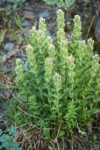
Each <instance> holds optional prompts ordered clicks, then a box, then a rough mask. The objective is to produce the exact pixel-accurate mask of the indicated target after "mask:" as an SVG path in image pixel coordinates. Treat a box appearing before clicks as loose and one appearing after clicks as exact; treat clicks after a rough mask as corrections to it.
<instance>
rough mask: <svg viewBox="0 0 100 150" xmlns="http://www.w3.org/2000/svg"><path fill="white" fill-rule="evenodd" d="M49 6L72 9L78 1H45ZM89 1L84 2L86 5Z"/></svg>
mask: <svg viewBox="0 0 100 150" xmlns="http://www.w3.org/2000/svg"><path fill="white" fill-rule="evenodd" d="M44 2H46V3H47V4H48V5H57V6H58V7H63V8H66V9H68V8H70V7H72V6H73V5H74V4H75V2H76V0H44ZM88 2H89V0H84V3H85V4H87V3H88Z"/></svg>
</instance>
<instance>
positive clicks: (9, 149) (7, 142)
mask: <svg viewBox="0 0 100 150" xmlns="http://www.w3.org/2000/svg"><path fill="white" fill-rule="evenodd" d="M7 132H8V133H7V134H5V133H3V131H2V130H1V129H0V149H5V150H22V149H21V148H20V147H19V145H18V144H17V143H16V141H15V137H16V134H17V133H16V131H15V129H14V127H13V126H12V127H11V128H9V129H8V130H7Z"/></svg>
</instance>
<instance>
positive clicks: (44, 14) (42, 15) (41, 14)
mask: <svg viewBox="0 0 100 150" xmlns="http://www.w3.org/2000/svg"><path fill="white" fill-rule="evenodd" d="M38 17H39V18H41V17H42V18H48V17H49V12H48V11H43V12H41V13H39V15H38Z"/></svg>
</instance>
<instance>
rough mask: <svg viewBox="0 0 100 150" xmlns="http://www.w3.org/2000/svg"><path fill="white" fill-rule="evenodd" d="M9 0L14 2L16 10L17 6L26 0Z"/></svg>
mask: <svg viewBox="0 0 100 150" xmlns="http://www.w3.org/2000/svg"><path fill="white" fill-rule="evenodd" d="M7 2H10V3H12V9H13V10H16V8H17V7H18V6H19V5H20V4H22V3H23V2H25V0H7Z"/></svg>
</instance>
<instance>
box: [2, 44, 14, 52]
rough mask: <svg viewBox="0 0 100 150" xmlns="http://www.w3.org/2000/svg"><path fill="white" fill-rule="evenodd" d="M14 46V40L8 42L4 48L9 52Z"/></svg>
mask: <svg viewBox="0 0 100 150" xmlns="http://www.w3.org/2000/svg"><path fill="white" fill-rule="evenodd" d="M13 47H14V43H13V42H8V43H6V44H5V45H4V46H3V48H4V50H5V51H6V52H9V51H10V50H12V49H13Z"/></svg>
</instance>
